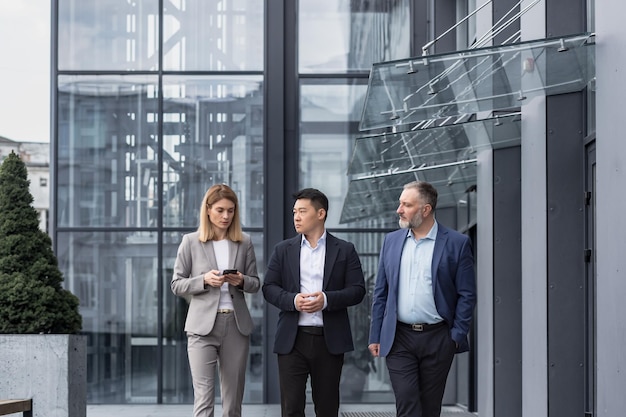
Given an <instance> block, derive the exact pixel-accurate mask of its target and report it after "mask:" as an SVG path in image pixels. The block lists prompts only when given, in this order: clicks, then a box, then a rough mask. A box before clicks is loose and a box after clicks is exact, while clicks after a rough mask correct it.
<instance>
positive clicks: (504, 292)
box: [493, 147, 522, 417]
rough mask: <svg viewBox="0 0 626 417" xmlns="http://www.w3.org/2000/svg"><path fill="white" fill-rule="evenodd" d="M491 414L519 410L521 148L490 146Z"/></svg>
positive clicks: (516, 415) (511, 415) (517, 416)
mask: <svg viewBox="0 0 626 417" xmlns="http://www.w3.org/2000/svg"><path fill="white" fill-rule="evenodd" d="M493 160H494V164H493V176H494V186H493V200H494V201H493V205H494V207H493V213H494V215H493V222H494V237H493V240H494V242H493V250H494V267H493V268H494V274H493V277H494V278H493V298H494V299H493V326H494V329H493V335H494V337H493V343H494V347H493V348H494V415H495V416H507V417H521V415H522V304H521V303H522V259H521V256H522V252H521V251H522V247H521V233H522V230H521V149H520V147H513V148H507V149H501V150H496V151H494V157H493Z"/></svg>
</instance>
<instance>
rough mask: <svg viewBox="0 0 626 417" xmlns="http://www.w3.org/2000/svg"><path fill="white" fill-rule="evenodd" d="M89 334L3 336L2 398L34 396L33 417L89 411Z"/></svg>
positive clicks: (74, 416) (80, 415) (69, 416)
mask: <svg viewBox="0 0 626 417" xmlns="http://www.w3.org/2000/svg"><path fill="white" fill-rule="evenodd" d="M86 353H87V352H86V337H85V336H80V335H64V334H46V335H43V334H42V335H38V334H28V335H17V334H2V335H0V375H1V377H0V399H14V398H32V399H33V417H85V416H86V414H87V391H86V386H87V360H86V357H87V356H86Z"/></svg>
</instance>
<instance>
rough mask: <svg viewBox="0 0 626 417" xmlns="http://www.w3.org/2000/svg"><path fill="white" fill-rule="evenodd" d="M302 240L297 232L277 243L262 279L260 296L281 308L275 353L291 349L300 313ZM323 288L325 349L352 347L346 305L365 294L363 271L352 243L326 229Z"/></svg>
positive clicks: (353, 303) (338, 349)
mask: <svg viewBox="0 0 626 417" xmlns="http://www.w3.org/2000/svg"><path fill="white" fill-rule="evenodd" d="M301 241H302V235H298V236H296V237H294V238H291V239H287V240H284V241H282V242H280V243H279V244H277V245H276V247H275V248H274V251H273V253H272V255H271V257H270V259H269V262H268V265H267V271H266V273H265V277H264V279H263V296H264V297H265V299H266V300H267V302H269V303H270V304H272V305H274V306H276V307H278V308H279V309H280V313H279V315H278V326H277V329H276V337H275V339H274V353H278V354H287V353H289V352H291V350H292V349H293V346H294V343H295V341H296V333H297V332H298V319H299V315H300V312H299V311H297V310H296V307H295V306H294V298H295V296H296V294H298V293H299V292H300V243H301ZM322 291H323V292H324V293H325V294H326V300H327V303H328V304H327V306H326V308H325V309H324V310H323V311H322V317H323V320H324V339H325V340H326V346H327V347H328V351H329V352H330V353H332V354H334V355H337V354H341V353H345V352H349V351H351V350H354V345H353V342H352V332H351V331H350V321H349V320H348V307H349V306H353V305H356V304H358V303H360V302H361V301H362V300H363V297H364V296H365V282H364V279H363V270H362V268H361V261H360V259H359V256H358V254H357V252H356V249H355V248H354V245H353V244H352V243H350V242H346V241H345V240H341V239H338V238H336V237H335V236H333V235H331V234H330V233H328V232H327V233H326V258H325V262H324V282H323V284H322Z"/></svg>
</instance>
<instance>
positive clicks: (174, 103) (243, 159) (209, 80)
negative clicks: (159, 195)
mask: <svg viewBox="0 0 626 417" xmlns="http://www.w3.org/2000/svg"><path fill="white" fill-rule="evenodd" d="M163 96H164V97H163V109H164V110H163V111H164V113H163V196H164V199H165V201H164V203H163V205H164V224H165V225H166V226H187V227H195V226H197V224H198V213H199V209H200V204H201V202H202V197H203V196H204V193H205V192H206V190H207V189H208V188H209V187H210V186H211V185H213V184H218V183H225V184H228V185H229V186H230V187H231V188H233V190H235V192H236V193H237V195H238V197H239V202H240V205H241V221H242V224H243V226H244V228H245V227H261V226H262V225H263V95H262V82H261V77H260V76H224V77H209V76H206V77H202V76H197V77H194V76H187V77H183V76H165V77H164V78H163Z"/></svg>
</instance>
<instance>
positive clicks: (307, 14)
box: [298, 0, 411, 73]
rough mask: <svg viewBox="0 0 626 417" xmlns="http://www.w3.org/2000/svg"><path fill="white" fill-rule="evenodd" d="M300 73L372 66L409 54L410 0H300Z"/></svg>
mask: <svg viewBox="0 0 626 417" xmlns="http://www.w3.org/2000/svg"><path fill="white" fill-rule="evenodd" d="M298 5H299V7H298V27H299V30H298V50H299V55H298V57H299V68H300V72H301V73H320V72H347V71H364V70H369V69H370V67H371V66H372V63H374V62H380V61H388V60H394V59H400V58H406V57H408V56H410V38H411V37H410V25H409V16H410V8H409V0H398V1H388V0H367V1H366V0H360V1H344V0H300V1H299V3H298Z"/></svg>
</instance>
